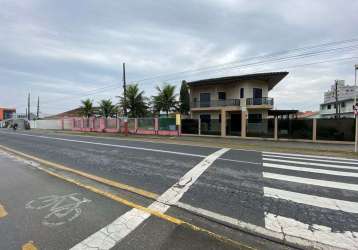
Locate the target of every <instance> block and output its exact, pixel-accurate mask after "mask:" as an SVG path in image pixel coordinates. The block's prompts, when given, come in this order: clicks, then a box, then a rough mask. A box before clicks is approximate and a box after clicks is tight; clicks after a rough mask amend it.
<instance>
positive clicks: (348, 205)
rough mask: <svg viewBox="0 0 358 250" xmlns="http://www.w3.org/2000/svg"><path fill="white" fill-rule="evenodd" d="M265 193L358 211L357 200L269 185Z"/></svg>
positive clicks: (320, 205)
mask: <svg viewBox="0 0 358 250" xmlns="http://www.w3.org/2000/svg"><path fill="white" fill-rule="evenodd" d="M264 195H265V196H266V197H272V198H279V199H284V200H289V201H293V202H296V203H301V204H306V205H310V206H316V207H322V208H328V209H333V210H339V211H344V212H348V213H358V203H357V202H351V201H344V200H337V199H331V198H325V197H321V196H315V195H309V194H302V193H297V192H291V191H286V190H282V189H276V188H269V187H264Z"/></svg>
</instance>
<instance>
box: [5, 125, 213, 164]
mask: <svg viewBox="0 0 358 250" xmlns="http://www.w3.org/2000/svg"><path fill="white" fill-rule="evenodd" d="M0 133H3V134H10V133H4V132H1V131H0ZM12 134H14V135H23V136H29V137H35V138H43V139H50V140H57V141H67V142H76V143H84V144H92V145H99V146H106V147H115V148H126V149H134V150H143V151H150V152H157V153H166V154H175V155H184V156H192V157H199V158H205V157H206V155H200V154H191V153H184V152H177V151H169V150H162V149H154V148H143V147H135V146H125V145H119V144H109V143H102V142H90V141H81V140H74V139H65V138H60V137H50V136H44V135H29V134H21V133H12ZM12 134H11V135H12Z"/></svg>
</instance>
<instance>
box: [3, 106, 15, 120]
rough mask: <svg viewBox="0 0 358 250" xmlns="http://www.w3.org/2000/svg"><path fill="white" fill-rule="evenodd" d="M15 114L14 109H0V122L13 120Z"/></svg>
mask: <svg viewBox="0 0 358 250" xmlns="http://www.w3.org/2000/svg"><path fill="white" fill-rule="evenodd" d="M15 113H16V109H11V108H0V121H3V120H6V119H10V118H13V116H14V114H15Z"/></svg>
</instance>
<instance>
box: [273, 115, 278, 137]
mask: <svg viewBox="0 0 358 250" xmlns="http://www.w3.org/2000/svg"><path fill="white" fill-rule="evenodd" d="M274 140H275V141H277V140H278V118H277V116H275V126H274Z"/></svg>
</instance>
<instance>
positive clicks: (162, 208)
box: [71, 148, 229, 250]
mask: <svg viewBox="0 0 358 250" xmlns="http://www.w3.org/2000/svg"><path fill="white" fill-rule="evenodd" d="M228 150H229V149H227V148H223V149H221V150H219V151H216V152H215V153H213V154H211V155H209V156H208V157H206V158H205V159H204V160H202V161H201V162H200V163H199V164H197V165H196V166H195V167H193V168H192V169H191V170H189V171H188V172H187V173H186V174H185V175H184V176H183V177H182V178H180V180H179V181H178V182H177V183H176V184H174V185H173V186H172V187H171V188H169V189H168V190H167V191H165V192H164V193H163V194H162V195H161V196H160V197H159V198H158V199H157V201H155V202H153V203H152V204H151V205H150V206H149V207H148V208H149V209H151V210H156V211H158V212H160V213H165V212H166V211H167V210H168V209H169V208H170V206H171V205H174V204H175V203H177V202H178V201H179V200H180V198H181V197H182V196H183V195H184V193H185V192H186V191H188V189H189V188H190V186H191V185H193V184H194V183H195V182H196V180H197V179H198V178H199V177H200V175H202V174H203V173H204V171H205V170H207V169H208V168H209V167H210V166H211V164H213V163H214V161H215V160H216V159H217V158H219V157H220V156H221V155H223V154H224V153H226V152H227V151H228ZM149 217H150V214H149V213H146V212H144V211H141V210H138V209H135V208H134V209H131V210H130V211H128V212H127V213H125V214H124V215H122V216H120V217H119V218H118V219H116V220H115V221H113V222H112V223H111V224H109V225H108V226H106V227H104V228H102V229H101V230H99V231H98V232H96V233H94V234H93V235H91V236H90V237H88V238H87V239H85V240H84V241H82V242H80V243H78V244H77V245H76V246H74V247H73V248H71V249H76V250H83V249H96V248H98V249H101V250H105V249H111V248H112V247H114V246H115V245H116V244H117V243H118V242H120V241H121V240H122V239H123V238H124V237H126V236H127V235H128V234H130V233H131V232H132V231H133V230H135V229H136V228H137V227H138V226H139V225H140V224H141V223H143V222H144V221H145V220H146V219H148V218H149Z"/></svg>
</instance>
